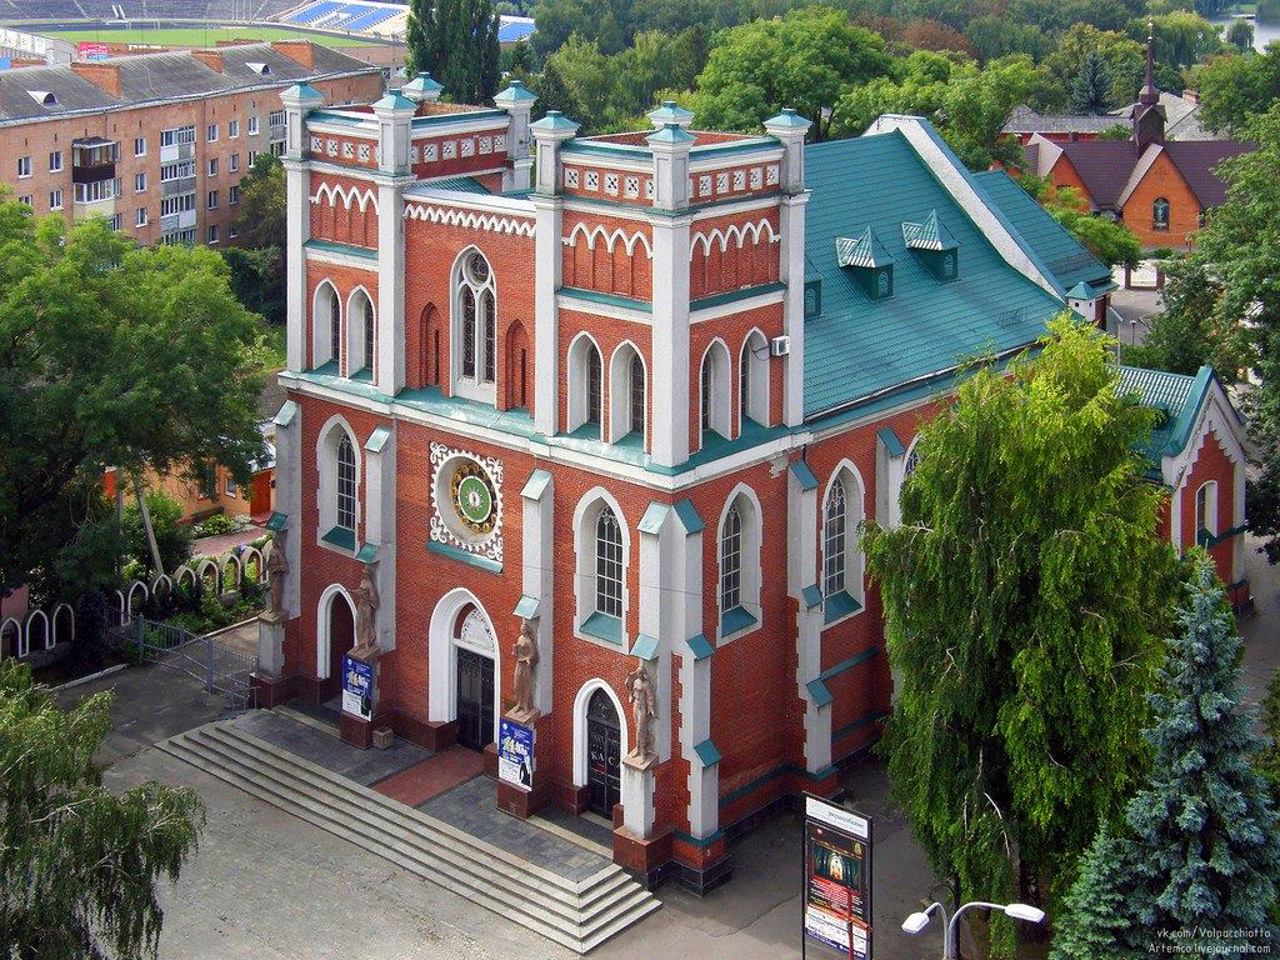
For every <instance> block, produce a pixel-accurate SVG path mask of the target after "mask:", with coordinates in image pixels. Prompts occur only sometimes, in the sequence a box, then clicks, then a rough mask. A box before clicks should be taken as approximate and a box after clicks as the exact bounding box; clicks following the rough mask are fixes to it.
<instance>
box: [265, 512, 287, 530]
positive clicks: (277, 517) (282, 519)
mask: <svg viewBox="0 0 1280 960" xmlns="http://www.w3.org/2000/svg"><path fill="white" fill-rule="evenodd" d="M288 522H289V515H288V514H287V513H281V512H280V511H279V510H274V511H272V513H271V517H270V519H268V520H267V529H268V530H270V531H271V532H272V533H279V532H280V531H281V530H283V529H284V528H285V524H287V523H288Z"/></svg>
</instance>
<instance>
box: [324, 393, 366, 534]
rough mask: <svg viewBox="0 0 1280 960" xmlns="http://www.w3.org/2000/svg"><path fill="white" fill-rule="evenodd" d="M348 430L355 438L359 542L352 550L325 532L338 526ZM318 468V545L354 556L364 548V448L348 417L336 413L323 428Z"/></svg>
mask: <svg viewBox="0 0 1280 960" xmlns="http://www.w3.org/2000/svg"><path fill="white" fill-rule="evenodd" d="M343 432H345V433H346V435H347V438H348V439H349V440H350V441H351V449H352V451H354V453H355V459H356V490H355V498H356V504H355V506H356V518H355V530H354V531H353V532H354V534H355V545H354V549H352V550H345V549H343V548H342V547H339V546H337V545H336V544H332V543H330V542H329V541H327V540H325V539H324V536H325V534H327V533H328V532H329V531H330V530H333V529H334V528H335V527H337V526H338V443H339V441H340V438H341V436H342V433H343ZM316 470H317V472H318V473H319V478H318V479H319V482H318V483H317V484H316V507H317V513H316V516H317V518H318V521H319V523H318V525H317V527H316V544H317V546H320V547H322V548H324V549H326V550H332V551H334V552H335V553H339V554H342V555H343V556H348V557H349V556H352V555H354V554H355V552H356V550H357V549H359V547H360V539H359V538H360V526H361V522H362V520H363V514H364V503H363V502H362V500H361V487H362V484H361V480H362V478H363V477H364V458H363V448H362V446H361V444H360V442H359V441H358V439H357V438H356V432H355V431H354V430H352V429H351V424H349V423H348V422H347V420H346V418H345V417H343V416H342V415H341V414H336V413H335V414H334V415H333V416H332V417H330V418H329V419H328V420H327V421H325V425H324V426H323V427H322V428H321V430H320V433H319V435H318V436H317V438H316Z"/></svg>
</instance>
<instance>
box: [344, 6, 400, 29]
mask: <svg viewBox="0 0 1280 960" xmlns="http://www.w3.org/2000/svg"><path fill="white" fill-rule="evenodd" d="M399 12H400V11H399V10H397V9H396V8H395V7H362V8H361V11H360V13H358V14H357V15H356V16H354V17H352V18H351V19H350V20H344V21H342V22H341V23H338V24H336V26H337V28H338V29H339V30H353V31H354V30H365V29H367V28H368V27H372V26H373V25H374V24H377V23H381V22H382V21H383V20H390V19H391V18H392V17H394V16H395V15H396V14H397V13H399Z"/></svg>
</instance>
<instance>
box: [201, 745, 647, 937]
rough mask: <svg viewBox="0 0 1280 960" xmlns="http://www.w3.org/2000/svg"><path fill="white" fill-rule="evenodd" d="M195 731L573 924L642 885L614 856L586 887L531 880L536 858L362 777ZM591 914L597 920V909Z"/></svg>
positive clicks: (272, 775)
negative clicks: (319, 772)
mask: <svg viewBox="0 0 1280 960" xmlns="http://www.w3.org/2000/svg"><path fill="white" fill-rule="evenodd" d="M232 729H234V728H232ZM195 738H196V739H199V740H201V741H206V742H208V745H209V750H210V751H213V752H222V753H223V754H224V755H225V756H227V757H229V758H234V759H236V760H237V761H238V762H239V763H240V764H241V765H243V766H245V767H247V768H248V770H249V771H250V773H251V774H252V775H253V776H254V777H257V778H262V779H266V780H268V781H273V782H276V783H279V784H281V785H282V786H284V787H285V788H287V789H293V790H295V791H297V792H298V793H300V794H301V795H302V796H304V797H306V798H307V799H309V800H310V801H312V802H313V803H316V804H320V805H322V806H325V805H327V806H329V807H332V808H333V809H334V810H335V811H336V812H337V813H339V814H340V816H341V818H342V819H343V822H344V823H353V824H361V825H365V826H367V827H368V828H369V829H370V830H373V831H375V832H378V831H381V832H382V833H384V834H386V836H384V837H380V839H383V840H384V841H385V842H389V843H393V844H395V843H402V844H406V845H410V846H414V847H416V848H417V849H418V850H419V852H420V853H421V854H422V855H423V856H427V857H438V858H441V859H443V860H448V861H450V865H451V866H452V867H453V868H454V869H457V870H462V871H465V872H467V873H471V874H475V877H474V879H476V880H477V881H479V880H484V881H485V882H486V883H489V884H490V885H495V886H501V887H503V888H505V889H506V890H507V892H509V893H511V894H512V895H513V896H516V897H521V898H524V899H527V900H533V901H536V902H538V903H539V905H541V906H543V907H544V908H546V909H547V910H550V911H552V912H555V913H556V914H558V915H559V916H561V917H563V918H564V919H565V920H566V921H568V922H569V923H570V924H573V925H580V924H581V923H582V920H583V915H584V914H588V912H591V913H594V911H595V909H596V901H597V900H601V899H603V898H605V897H608V896H610V895H611V894H612V893H613V892H614V891H615V890H618V889H622V890H623V891H629V890H630V889H634V888H636V887H637V886H638V885H635V884H633V883H632V881H631V879H630V878H629V877H628V876H627V875H626V874H625V873H624V872H623V871H622V870H621V869H620V868H618V867H617V866H616V865H615V864H609V865H608V866H607V867H606V868H604V869H603V870H601V871H600V872H599V873H597V874H595V875H594V876H593V877H591V878H590V879H589V880H587V881H585V882H586V884H587V886H586V887H585V888H583V889H581V890H579V889H578V888H577V885H574V886H567V885H568V884H570V883H571V881H568V880H565V879H564V878H562V877H560V876H558V875H555V874H551V876H552V877H553V878H554V881H555V883H547V882H546V881H545V880H543V879H542V878H541V876H537V877H534V878H533V879H532V880H529V879H528V878H527V874H528V873H529V872H530V868H532V869H533V870H535V871H537V873H538V874H541V873H543V872H544V871H542V869H541V868H540V867H537V865H535V864H530V863H528V861H525V860H521V859H520V858H515V857H511V856H510V855H509V854H507V853H506V851H503V850H500V849H498V848H496V847H491V846H490V845H488V844H485V843H484V842H483V841H481V840H478V839H477V838H475V837H472V836H471V835H470V834H467V833H463V832H461V831H454V830H453V828H447V829H446V830H441V829H439V828H440V825H441V822H440V821H438V820H434V818H430V817H428V816H427V815H425V814H422V813H420V812H419V811H417V810H414V809H413V808H411V807H406V806H404V805H402V804H400V803H397V802H396V801H394V800H390V799H389V798H385V797H383V796H382V795H381V794H378V793H375V792H372V791H368V790H367V788H362V787H360V785H359V784H353V783H352V782H351V781H347V780H343V779H339V780H338V781H337V783H336V784H334V783H332V782H330V783H325V782H324V781H322V780H320V778H317V777H314V776H313V775H311V774H310V773H309V771H306V770H304V769H303V768H301V767H299V766H298V765H297V762H296V758H293V757H292V755H290V754H288V753H287V752H284V754H285V755H284V757H283V758H275V757H272V756H271V755H269V754H265V751H259V752H258V754H257V755H255V753H254V751H255V747H254V744H253V740H252V738H250V737H249V736H247V735H244V734H238V735H229V733H228V730H227V729H225V728H223V729H217V728H215V729H213V730H208V729H206V730H203V731H196V732H195ZM259 742H260V741H259ZM291 768H292V769H291ZM284 774H289V775H291V776H292V777H293V781H292V782H289V781H288V780H286V779H285V777H284V776H283V775H284ZM353 787H354V788H355V789H352V788H353ZM358 790H364V791H365V793H364V794H360V793H357V791H358ZM370 799H373V800H380V801H382V802H383V806H382V809H378V808H377V807H376V806H374V805H371V804H370V803H368V801H369V800H370ZM375 811H376V812H375ZM446 826H447V825H446ZM500 860H506V862H507V863H508V864H509V865H510V867H511V871H510V873H506V874H503V873H499V874H498V875H497V876H495V875H494V873H493V871H492V870H491V869H489V868H488V867H486V868H477V864H480V863H484V864H489V865H491V864H493V863H494V862H495V861H500ZM561 884H564V885H566V886H561ZM591 919H592V920H594V916H592V918H591ZM573 932H574V933H580V932H582V931H579V930H575V931H573Z"/></svg>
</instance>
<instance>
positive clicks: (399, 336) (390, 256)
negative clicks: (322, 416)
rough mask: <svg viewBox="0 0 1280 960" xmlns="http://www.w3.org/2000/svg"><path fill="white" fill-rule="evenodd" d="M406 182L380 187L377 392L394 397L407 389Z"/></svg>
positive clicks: (396, 181) (383, 184)
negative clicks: (405, 295) (405, 314)
mask: <svg viewBox="0 0 1280 960" xmlns="http://www.w3.org/2000/svg"><path fill="white" fill-rule="evenodd" d="M404 277H405V256H404V182H403V181H402V180H399V179H397V180H394V181H390V182H388V181H382V182H380V183H379V184H378V316H377V324H378V363H377V378H378V380H377V382H378V390H379V391H380V392H381V393H385V394H386V395H387V396H389V397H394V396H395V395H396V394H397V393H398V392H399V391H400V390H401V389H402V388H403V387H404V385H405V362H406V361H405V326H404Z"/></svg>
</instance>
